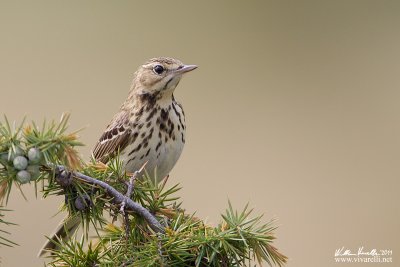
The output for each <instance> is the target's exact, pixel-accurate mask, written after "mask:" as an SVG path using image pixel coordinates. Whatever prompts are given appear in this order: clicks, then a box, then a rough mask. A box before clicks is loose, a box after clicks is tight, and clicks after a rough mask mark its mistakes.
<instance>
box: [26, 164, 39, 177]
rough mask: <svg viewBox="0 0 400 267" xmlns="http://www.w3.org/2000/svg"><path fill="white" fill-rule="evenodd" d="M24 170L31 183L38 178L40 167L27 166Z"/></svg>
mask: <svg viewBox="0 0 400 267" xmlns="http://www.w3.org/2000/svg"><path fill="white" fill-rule="evenodd" d="M26 170H27V171H28V172H29V173H30V175H31V180H32V181H33V180H36V179H37V178H38V177H39V176H40V167H39V166H38V165H28V167H26Z"/></svg>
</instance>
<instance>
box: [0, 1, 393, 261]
mask: <svg viewBox="0 0 400 267" xmlns="http://www.w3.org/2000/svg"><path fill="white" fill-rule="evenodd" d="M399 29H400V2H398V1H367V0H362V1H355V0H346V1H340V0H339V1H197V2H195V1H162V2H161V1H160V2H156V1H148V2H146V1H113V2H112V1H24V2H22V1H0V93H1V94H0V97H1V109H0V112H1V113H5V114H7V116H8V117H9V118H10V119H11V120H16V121H21V120H22V118H23V116H24V115H27V116H28V118H29V120H35V121H38V122H39V121H42V119H44V118H47V119H58V118H59V117H60V115H61V113H62V112H64V111H69V112H71V114H72V119H71V126H70V129H71V130H75V129H78V128H81V127H86V129H85V130H84V131H82V133H81V137H82V141H83V142H84V143H86V144H87V146H86V147H84V148H83V149H82V150H81V152H82V155H83V156H84V157H85V158H88V156H89V153H90V149H91V147H92V146H93V145H94V143H95V142H96V140H97V138H98V137H99V136H100V134H101V133H102V131H103V130H104V128H105V126H106V124H107V123H108V122H109V121H110V119H111V118H112V116H113V114H114V112H116V110H117V109H118V108H119V106H120V104H121V103H122V101H123V100H124V98H125V97H126V95H127V92H128V89H129V86H130V82H131V78H132V74H133V72H134V71H135V70H136V68H137V66H138V65H140V64H142V63H143V62H145V61H146V60H147V59H149V58H152V57H156V56H171V57H176V58H179V59H180V60H182V61H183V62H185V63H187V64H197V65H199V68H198V69H197V70H196V71H194V72H192V73H190V74H188V75H187V76H185V77H184V79H183V80H182V82H181V83H180V85H179V86H178V88H177V91H176V98H177V99H178V100H179V101H181V103H183V106H184V108H185V112H186V119H187V124H188V132H187V138H186V140H187V143H186V146H185V149H184V152H183V154H182V156H181V159H180V160H179V162H178V164H177V165H176V167H175V168H174V170H173V172H172V173H171V177H170V184H171V185H172V184H175V183H180V184H181V186H182V187H183V189H182V190H181V192H180V195H181V196H182V198H183V200H184V206H185V207H186V208H187V210H188V211H189V212H194V211H197V215H198V216H200V217H203V218H208V221H209V222H210V223H217V222H218V221H219V218H220V217H219V214H220V213H221V212H222V211H224V209H225V208H226V207H227V202H228V199H230V200H231V201H232V203H233V205H234V206H235V207H237V208H242V207H243V206H244V205H245V204H246V203H247V202H250V206H252V207H254V208H255V214H259V213H265V217H264V219H265V220H266V221H267V220H269V219H271V218H276V219H278V221H277V225H279V229H278V230H277V231H276V235H277V240H276V242H275V243H276V245H277V247H278V248H279V249H280V250H281V251H282V252H283V253H284V254H286V255H287V256H288V257H289V258H290V260H289V263H288V265H287V266H290V267H294V266H296V267H297V266H367V265H368V266H396V263H397V264H398V262H399V257H398V255H399V252H400V243H399V241H398V240H399V237H400V227H399V226H400V207H399V188H400V182H399V174H400V167H399V166H400V164H399V163H400V116H399V115H400V105H399V101H400V90H399V89H400V88H399V87H400V72H399V71H400V48H399V47H400V32H399ZM23 189H24V191H25V193H26V195H27V197H28V200H29V201H28V202H26V201H24V200H23V198H22V197H21V196H20V194H19V193H18V192H17V191H14V192H13V193H12V197H11V200H10V203H9V206H8V207H9V208H11V209H13V210H15V211H13V212H10V213H7V217H6V218H7V219H8V220H11V221H13V222H16V223H18V224H19V226H18V227H9V228H8V230H10V231H11V232H12V239H13V240H14V241H16V242H18V243H19V244H20V246H19V247H16V248H12V249H10V248H4V247H1V248H0V256H1V264H0V266H7V267H8V266H42V265H43V264H42V262H43V261H42V260H41V259H37V258H36V254H37V251H38V249H39V247H40V246H41V244H42V243H43V242H44V240H45V239H44V235H46V234H47V235H48V234H50V233H51V232H52V230H53V228H54V227H55V226H56V225H57V224H58V222H59V220H60V219H61V218H63V216H64V215H58V216H56V217H52V216H53V215H54V214H55V213H56V212H57V209H58V207H59V206H60V204H61V202H62V198H61V197H60V198H49V199H46V200H42V199H38V200H35V197H34V194H33V187H32V186H24V187H23ZM342 246H345V247H346V248H349V249H352V250H357V248H358V247H359V246H364V247H365V249H373V248H376V249H391V250H393V253H394V255H393V261H394V263H393V264H388V263H387V264H367V263H364V264H337V263H335V262H334V252H335V249H338V248H340V247H342ZM397 266H398V265H397Z"/></svg>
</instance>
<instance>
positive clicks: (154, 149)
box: [120, 133, 184, 181]
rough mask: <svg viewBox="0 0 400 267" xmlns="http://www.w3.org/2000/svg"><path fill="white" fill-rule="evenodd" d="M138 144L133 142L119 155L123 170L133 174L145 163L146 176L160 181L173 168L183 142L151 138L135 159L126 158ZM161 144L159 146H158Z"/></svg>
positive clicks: (180, 140)
mask: <svg viewBox="0 0 400 267" xmlns="http://www.w3.org/2000/svg"><path fill="white" fill-rule="evenodd" d="M175 135H176V136H179V137H180V133H179V135H178V133H175ZM139 142H140V140H138V142H134V143H133V144H132V145H130V147H128V148H127V149H125V150H124V151H127V152H126V153H124V154H121V156H120V158H121V160H122V161H123V163H124V164H125V168H126V170H127V171H128V172H134V171H136V170H138V169H140V168H141V167H142V166H143V164H144V163H146V162H147V163H146V167H145V170H146V172H147V174H148V175H149V176H150V177H151V178H152V179H156V180H158V181H160V180H161V179H163V178H164V177H165V176H167V175H168V174H169V172H170V171H171V170H172V168H173V167H174V165H175V163H176V162H177V161H178V159H179V156H180V155H181V153H182V150H183V146H184V142H183V140H182V138H175V140H173V139H172V138H169V139H168V140H167V141H165V137H164V136H162V138H159V136H157V135H155V136H153V137H152V138H151V139H150V140H149V142H148V146H147V147H146V148H143V149H141V151H139V152H137V153H136V156H135V159H133V160H132V155H131V157H129V156H127V154H128V153H129V151H131V150H132V149H134V148H135V147H137V145H138V144H139ZM160 143H161V145H160Z"/></svg>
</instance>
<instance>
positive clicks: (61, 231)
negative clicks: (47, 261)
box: [38, 216, 81, 257]
mask: <svg viewBox="0 0 400 267" xmlns="http://www.w3.org/2000/svg"><path fill="white" fill-rule="evenodd" d="M80 223H81V217H80V216H73V217H67V218H65V219H64V220H62V221H61V222H60V224H59V225H58V226H57V228H56V229H55V231H54V233H52V234H51V235H50V236H49V237H48V240H47V241H46V243H44V245H43V247H42V248H41V249H40V251H39V253H38V257H42V256H44V255H45V254H46V253H49V252H50V251H51V250H57V245H56V242H58V240H59V239H61V240H68V239H69V238H71V236H72V235H73V234H74V233H75V232H76V230H77V229H78V227H79V224H80Z"/></svg>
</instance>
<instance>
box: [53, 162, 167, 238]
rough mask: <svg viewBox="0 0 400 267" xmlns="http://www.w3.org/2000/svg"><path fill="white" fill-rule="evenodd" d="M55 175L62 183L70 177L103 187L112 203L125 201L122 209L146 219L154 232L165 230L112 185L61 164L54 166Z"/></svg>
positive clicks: (150, 215)
mask: <svg viewBox="0 0 400 267" xmlns="http://www.w3.org/2000/svg"><path fill="white" fill-rule="evenodd" d="M55 175H56V180H57V181H58V182H59V183H60V184H64V183H63V181H64V180H69V179H71V177H72V178H73V179H79V180H82V181H84V182H87V183H89V184H93V185H97V186H99V187H101V188H103V189H104V190H105V191H106V193H107V194H108V195H109V196H111V197H112V199H111V201H112V202H113V203H114V204H117V205H122V204H123V203H125V204H124V207H125V208H124V209H125V210H131V211H133V212H135V213H137V214H138V215H140V216H142V217H143V218H144V219H145V220H146V221H147V223H148V224H149V226H150V228H151V229H153V231H155V232H156V233H164V232H165V229H164V227H163V226H162V225H161V224H160V223H159V222H158V220H157V219H156V218H155V217H154V215H153V214H151V213H150V212H149V211H148V210H147V209H145V208H144V207H143V206H142V205H140V204H139V203H137V202H135V201H133V200H132V199H130V198H129V197H127V196H126V195H123V194H122V193H120V192H119V191H118V190H116V189H115V188H114V187H112V186H111V185H109V184H107V183H106V182H103V181H100V180H97V179H95V178H93V177H90V176H87V175H85V174H83V173H80V172H72V171H68V170H66V168H65V166H62V165H57V166H55ZM128 189H129V186H128ZM132 190H133V185H132ZM131 193H132V192H131Z"/></svg>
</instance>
